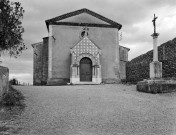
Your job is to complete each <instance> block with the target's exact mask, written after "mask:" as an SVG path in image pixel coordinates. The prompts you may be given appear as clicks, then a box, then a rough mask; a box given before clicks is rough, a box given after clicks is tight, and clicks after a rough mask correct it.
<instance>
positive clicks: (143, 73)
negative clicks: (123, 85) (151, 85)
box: [126, 38, 176, 83]
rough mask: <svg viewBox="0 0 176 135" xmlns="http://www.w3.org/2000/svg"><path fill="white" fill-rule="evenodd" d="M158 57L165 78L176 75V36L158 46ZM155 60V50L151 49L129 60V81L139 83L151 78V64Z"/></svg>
mask: <svg viewBox="0 0 176 135" xmlns="http://www.w3.org/2000/svg"><path fill="white" fill-rule="evenodd" d="M158 58H159V61H160V62H162V76H163V78H175V77H176V38H175V39H173V40H170V41H168V42H166V43H164V44H162V45H160V46H159V47H158ZM152 60H153V51H152V50H151V51H149V52H147V53H145V54H143V55H140V56H138V57H136V58H134V59H132V60H131V61H129V62H127V66H126V75H127V79H126V81H127V82H131V83H137V82H138V81H142V80H144V79H148V78H149V74H150V72H149V65H150V63H151V62H152Z"/></svg>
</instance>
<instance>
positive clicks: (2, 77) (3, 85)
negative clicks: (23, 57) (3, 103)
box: [0, 66, 9, 99]
mask: <svg viewBox="0 0 176 135" xmlns="http://www.w3.org/2000/svg"><path fill="white" fill-rule="evenodd" d="M8 88H9V69H8V68H7V67H2V66H0V99H1V97H2V94H3V93H4V92H6V91H8Z"/></svg>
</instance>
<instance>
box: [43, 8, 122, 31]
mask: <svg viewBox="0 0 176 135" xmlns="http://www.w3.org/2000/svg"><path fill="white" fill-rule="evenodd" d="M81 13H87V14H89V15H92V16H94V17H96V18H98V19H100V20H102V21H105V22H107V23H109V24H110V25H107V24H92V23H91V24H90V23H70V22H58V21H60V20H63V19H66V18H69V17H72V16H75V15H78V14H81ZM45 22H46V25H47V28H48V27H49V24H54V25H73V26H90V27H110V28H118V29H119V30H120V29H121V27H122V25H121V24H119V23H117V22H114V21H112V20H110V19H108V18H106V17H104V16H102V15H99V14H97V13H95V12H93V11H90V10H88V9H86V8H83V9H80V10H76V11H73V12H70V13H67V14H63V15H61V16H58V17H55V18H52V19H49V20H46V21H45Z"/></svg>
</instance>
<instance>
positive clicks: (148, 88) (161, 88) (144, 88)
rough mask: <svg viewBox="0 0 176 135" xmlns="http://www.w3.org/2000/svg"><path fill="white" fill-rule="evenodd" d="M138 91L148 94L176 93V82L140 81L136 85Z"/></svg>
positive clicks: (170, 80) (159, 80)
mask: <svg viewBox="0 0 176 135" xmlns="http://www.w3.org/2000/svg"><path fill="white" fill-rule="evenodd" d="M136 87H137V91H141V92H147V93H167V92H172V91H176V80H174V79H151V80H144V81H140V82H138V83H137V85H136Z"/></svg>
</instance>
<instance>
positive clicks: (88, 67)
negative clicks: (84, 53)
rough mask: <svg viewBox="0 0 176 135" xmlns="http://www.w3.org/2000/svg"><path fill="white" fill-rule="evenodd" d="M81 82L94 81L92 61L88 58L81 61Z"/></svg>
mask: <svg viewBox="0 0 176 135" xmlns="http://www.w3.org/2000/svg"><path fill="white" fill-rule="evenodd" d="M80 81H82V82H91V81H92V61H91V59H89V58H87V57H85V58H82V59H81V61H80Z"/></svg>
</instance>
